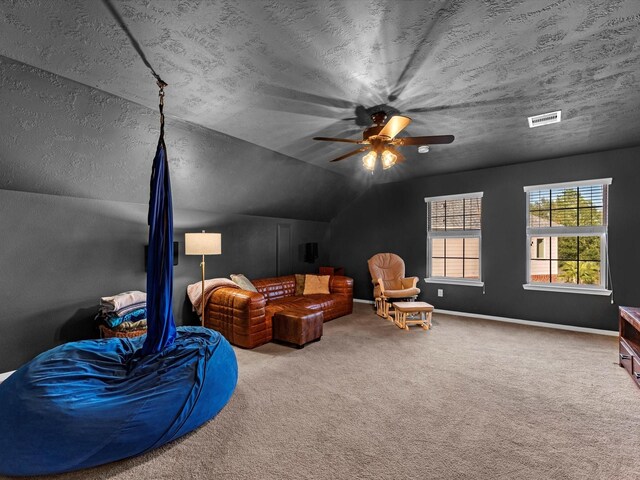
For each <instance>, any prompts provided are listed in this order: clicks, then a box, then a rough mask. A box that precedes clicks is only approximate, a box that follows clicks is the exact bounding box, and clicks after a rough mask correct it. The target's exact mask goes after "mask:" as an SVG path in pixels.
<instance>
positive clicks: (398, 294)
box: [367, 253, 420, 318]
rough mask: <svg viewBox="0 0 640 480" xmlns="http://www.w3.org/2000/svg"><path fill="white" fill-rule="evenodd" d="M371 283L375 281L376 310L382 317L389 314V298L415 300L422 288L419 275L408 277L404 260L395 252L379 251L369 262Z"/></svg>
mask: <svg viewBox="0 0 640 480" xmlns="http://www.w3.org/2000/svg"><path fill="white" fill-rule="evenodd" d="M367 263H368V264H369V273H370V274H371V283H373V298H374V299H375V301H376V310H377V313H378V315H380V316H382V317H385V318H386V317H388V316H389V300H390V299H395V300H400V299H411V300H415V299H416V297H417V296H418V294H419V293H420V289H419V288H418V287H417V286H416V285H417V284H418V277H407V278H405V276H404V274H405V271H404V260H402V258H400V257H399V256H398V255H396V254H394V253H378V254H376V255H374V256H373V257H371V258H370V259H369V261H368V262H367Z"/></svg>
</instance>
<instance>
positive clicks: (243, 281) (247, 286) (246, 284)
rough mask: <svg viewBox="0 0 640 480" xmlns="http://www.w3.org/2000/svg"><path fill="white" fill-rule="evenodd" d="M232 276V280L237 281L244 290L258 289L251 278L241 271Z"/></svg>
mask: <svg viewBox="0 0 640 480" xmlns="http://www.w3.org/2000/svg"><path fill="white" fill-rule="evenodd" d="M230 277H231V281H232V282H233V283H237V284H238V286H239V287H240V288H241V289H242V290H249V291H250V292H257V291H258V290H257V289H256V287H254V285H253V283H251V280H249V279H248V278H247V277H245V276H244V275H242V274H241V273H232V274H231V275H230Z"/></svg>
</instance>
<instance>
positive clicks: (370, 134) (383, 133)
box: [313, 111, 455, 173]
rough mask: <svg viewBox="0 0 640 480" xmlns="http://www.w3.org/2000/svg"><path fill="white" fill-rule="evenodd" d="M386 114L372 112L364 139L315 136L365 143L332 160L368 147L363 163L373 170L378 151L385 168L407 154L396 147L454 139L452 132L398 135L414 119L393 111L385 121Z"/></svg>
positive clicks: (432, 143) (330, 140) (320, 138)
mask: <svg viewBox="0 0 640 480" xmlns="http://www.w3.org/2000/svg"><path fill="white" fill-rule="evenodd" d="M386 118H387V114H386V112H384V111H378V112H374V113H372V114H371V120H373V123H374V124H375V125H374V126H372V127H369V128H367V129H366V130H365V131H364V132H362V140H355V139H351V138H330V137H313V139H314V140H322V141H325V142H344V143H355V144H358V145H364V146H363V147H361V148H358V149H357V150H353V151H351V152H349V153H346V154H345V155H342V156H341V157H338V158H334V159H333V160H331V161H332V162H339V161H340V160H344V159H345V158H349V157H351V156H352V155H356V154H358V153H361V152H366V151H369V153H367V154H366V155H365V156H364V157H362V164H363V165H364V168H366V169H367V170H369V171H371V172H372V173H373V171H374V170H375V168H376V161H377V159H378V155H380V161H381V163H382V168H383V169H384V170H386V169H388V168H391V167H392V166H394V165H395V164H396V163H398V162H403V161H404V155H402V154H401V153H400V152H399V151H398V150H397V149H396V147H404V146H407V145H420V146H425V145H426V146H428V145H435V144H445V143H451V142H453V140H454V138H455V137H454V136H453V135H431V136H426V137H400V138H396V135H398V134H399V133H400V132H401V131H402V130H404V129H405V128H406V127H407V125H409V124H410V123H411V119H410V118H409V117H405V116H403V115H394V116H393V117H391V118H390V119H389V121H387V123H384V121H385V119H386Z"/></svg>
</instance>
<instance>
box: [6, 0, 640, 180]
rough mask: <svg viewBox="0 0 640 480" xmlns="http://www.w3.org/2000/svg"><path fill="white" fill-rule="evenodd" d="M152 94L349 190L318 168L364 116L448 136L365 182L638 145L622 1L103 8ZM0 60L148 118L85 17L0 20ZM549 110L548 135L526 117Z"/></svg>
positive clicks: (638, 15) (131, 70)
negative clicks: (554, 119)
mask: <svg viewBox="0 0 640 480" xmlns="http://www.w3.org/2000/svg"><path fill="white" fill-rule="evenodd" d="M112 1H113V4H114V5H115V7H116V8H117V9H118V10H119V11H120V13H121V14H122V17H123V18H124V20H125V22H126V24H127V25H128V26H129V28H130V30H131V32H132V33H133V35H134V36H135V37H136V39H137V40H138V41H139V42H140V44H141V46H142V48H143V50H144V51H145V52H146V54H147V56H148V58H149V60H150V62H151V63H152V64H153V66H154V67H155V69H156V70H157V71H158V72H159V73H160V75H161V76H162V77H163V79H164V80H165V81H166V82H167V83H168V84H169V87H168V88H167V97H166V111H167V114H168V115H169V116H170V117H174V118H179V119H182V120H187V121H188V122H192V123H195V124H198V125H200V126H202V127H205V128H207V129H211V130H215V131H217V132H222V133H224V134H227V135H230V136H233V137H237V138H240V139H243V140H246V141H248V142H251V143H253V144H256V145H259V146H261V147H265V148H267V149H270V150H273V151H275V152H279V153H282V154H284V155H287V156H289V157H293V158H295V159H297V160H299V161H301V162H307V163H310V164H313V165H316V166H318V167H321V168H324V169H328V170H329V171H331V172H335V173H337V174H339V175H343V176H345V177H348V178H350V179H355V180H359V179H360V180H363V181H364V180H365V179H366V178H367V174H366V173H365V172H364V171H363V169H362V166H361V163H360V160H359V156H356V157H352V158H350V159H348V160H344V161H342V162H338V163H329V162H328V160H330V159H332V158H334V157H336V156H338V155H340V154H342V153H346V152H348V151H349V149H350V148H351V147H350V146H349V145H347V144H327V143H320V142H314V141H313V140H312V137H313V136H318V135H321V136H340V137H351V138H355V137H358V136H359V135H360V132H361V131H362V129H363V128H364V126H365V124H366V123H367V115H366V112H367V111H369V112H370V111H372V110H375V109H376V108H374V107H379V108H381V109H386V110H387V111H389V112H400V113H402V114H405V115H408V116H410V117H411V118H412V119H413V123H412V124H411V125H410V126H409V127H408V128H407V131H406V132H407V134H410V135H439V134H453V135H455V137H456V140H455V142H454V143H453V144H451V145H439V146H433V147H432V148H431V152H430V153H428V154H419V153H417V151H416V148H415V147H405V148H404V149H403V153H405V155H406V157H407V161H406V162H405V163H404V164H402V165H398V166H396V167H394V168H393V169H390V170H388V171H384V172H382V171H377V172H376V173H375V175H374V176H373V179H372V178H371V177H370V176H369V177H368V180H367V181H368V182H371V181H374V182H388V181H396V180H400V179H404V178H408V177H415V176H420V175H430V174H437V173H445V172H453V171H461V170H468V169H474V168H483V167H489V166H495V165H503V164H511V163H517V162H525V161H532V160H537V159H544V158H554V157H559V156H565V155H572V154H579V153H584V152H593V151H598V150H605V149H612V148H617V147H627V146H633V145H639V144H640V135H639V134H638V127H639V126H640V95H638V92H639V91H640V2H638V1H637V0H512V1H506V0H505V1H502V0H500V1H498V0H484V1H478V0H447V1H424V0H416V1H410V0H406V1H397V0H367V1H360V0H331V1H328V0H327V1H324V0H265V1H253V0H220V1H215V2H212V1H201V2H196V1H191V2H189V1H174V0H158V1H155V0H154V1H151V0H112ZM0 10H1V11H2V17H1V18H0V30H1V31H2V36H1V37H2V38H1V39H0V55H2V56H4V57H7V58H11V59H13V60H16V61H18V62H22V63H25V64H27V65H31V66H34V67H37V68H38V69H42V70H45V71H48V72H52V73H55V74H57V75H60V76H63V77H66V78H69V79H71V80H74V81H76V82H80V83H82V84H86V85H88V86H90V87H94V88H97V89H99V90H103V91H106V92H108V93H111V94H114V95H116V96H118V97H122V98H123V99H127V100H129V101H133V102H136V103H139V104H141V105H143V106H146V107H149V108H153V109H155V108H157V88H156V86H155V83H154V80H153V78H152V77H151V75H150V74H149V72H148V71H147V70H146V67H145V66H144V65H143V63H142V62H141V61H140V59H139V58H138V56H137V55H136V53H135V51H134V50H133V48H132V47H131V45H130V43H129V40H128V39H127V37H126V36H125V34H124V33H123V31H122V30H121V28H120V27H119V26H118V25H117V24H116V22H115V21H114V19H113V17H112V16H111V14H110V13H109V11H108V10H107V9H106V8H105V5H104V4H103V3H102V1H99V0H91V1H83V0H58V1H55V2H51V1H49V0H20V1H9V2H3V3H2V6H1V7H0ZM554 110H562V122H561V123H560V124H559V125H552V126H544V127H538V128H534V129H529V127H528V124H527V119H526V117H527V116H529V115H534V114H541V113H546V112H549V111H554Z"/></svg>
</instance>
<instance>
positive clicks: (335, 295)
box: [204, 275, 353, 348]
mask: <svg viewBox="0 0 640 480" xmlns="http://www.w3.org/2000/svg"><path fill="white" fill-rule="evenodd" d="M252 283H253V284H254V285H255V287H256V289H257V290H258V293H256V292H250V291H247V290H240V289H237V288H219V289H218V290H216V291H215V292H213V294H212V295H211V296H210V297H209V302H208V304H207V308H206V313H205V320H204V325H205V327H208V328H212V329H214V330H217V331H219V332H220V333H222V334H223V335H224V336H225V338H226V339H227V340H229V342H231V343H232V344H233V345H237V346H239V347H243V348H254V347H257V346H259V345H262V344H264V343H267V342H269V341H271V339H272V328H271V321H272V318H273V316H274V315H275V314H276V313H278V312H281V311H285V310H290V311H295V310H299V309H307V310H315V311H322V312H323V315H324V321H325V322H326V321H328V320H333V319H334V318H338V317H341V316H343V315H348V314H350V313H351V312H352V311H353V279H351V278H349V277H342V276H334V277H331V280H330V282H329V291H330V293H329V294H316V295H294V293H295V287H296V280H295V276H294V275H288V276H284V277H273V278H263V279H260V280H252Z"/></svg>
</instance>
